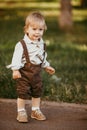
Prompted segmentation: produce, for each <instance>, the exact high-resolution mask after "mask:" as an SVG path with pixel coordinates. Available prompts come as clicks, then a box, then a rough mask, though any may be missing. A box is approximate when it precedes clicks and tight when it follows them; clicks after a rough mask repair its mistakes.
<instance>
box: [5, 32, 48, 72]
mask: <svg viewBox="0 0 87 130" xmlns="http://www.w3.org/2000/svg"><path fill="white" fill-rule="evenodd" d="M23 40H24V41H25V43H26V46H27V50H28V55H29V59H30V62H31V63H33V64H35V65H39V64H41V63H42V65H41V66H42V68H45V67H47V66H49V65H50V64H49V62H48V61H47V60H46V58H47V53H46V52H45V55H44V41H43V39H40V41H38V42H33V41H31V40H30V39H29V37H28V36H27V35H26V34H25V36H24V38H23ZM43 59H44V60H43ZM25 63H26V59H25V58H23V47H22V44H21V43H20V41H19V42H18V43H17V44H16V46H15V50H14V53H13V57H12V63H11V64H10V65H8V66H7V68H11V69H12V70H18V69H20V68H22V67H24V64H25Z"/></svg>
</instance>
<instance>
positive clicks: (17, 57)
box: [11, 42, 23, 70]
mask: <svg viewBox="0 0 87 130" xmlns="http://www.w3.org/2000/svg"><path fill="white" fill-rule="evenodd" d="M22 55H23V48H22V45H21V43H20V42H18V43H17V44H16V46H15V50H14V53H13V58H12V63H11V69H12V70H16V69H17V70H18V69H20V68H21V67H23V64H22V62H21V61H22Z"/></svg>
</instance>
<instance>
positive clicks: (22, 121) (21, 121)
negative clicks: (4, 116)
mask: <svg viewBox="0 0 87 130" xmlns="http://www.w3.org/2000/svg"><path fill="white" fill-rule="evenodd" d="M17 121H18V122H20V123H27V122H28V120H26V121H24V120H19V119H17Z"/></svg>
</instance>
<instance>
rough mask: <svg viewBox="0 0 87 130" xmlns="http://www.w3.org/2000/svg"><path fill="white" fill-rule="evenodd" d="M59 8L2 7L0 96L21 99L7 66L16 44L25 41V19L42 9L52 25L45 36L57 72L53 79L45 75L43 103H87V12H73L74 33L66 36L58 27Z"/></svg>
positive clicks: (80, 10) (51, 6) (51, 5)
mask: <svg viewBox="0 0 87 130" xmlns="http://www.w3.org/2000/svg"><path fill="white" fill-rule="evenodd" d="M74 5H75V3H74ZM1 6H2V5H0V7H1ZM76 6H77V5H76ZM59 8H60V5H59V4H58V5H57V4H56V3H51V2H50V3H49V5H48V4H47V3H46V2H45V3H44V4H41V6H39V7H38V4H37V3H36V4H33V5H32V3H31V4H30V3H29V5H27V4H25V6H23V5H20V4H18V6H17V5H16V6H6V5H4V6H2V7H1V9H0V30H1V34H0V97H4V98H16V97H17V95H16V88H15V86H16V84H15V81H14V80H12V72H11V70H8V69H6V65H8V64H10V63H11V58H12V54H13V50H14V47H15V44H16V43H17V42H18V41H19V40H20V39H21V38H23V35H24V33H23V26H24V19H25V17H26V16H27V14H28V13H29V12H30V11H33V10H40V11H41V12H42V13H43V14H44V15H45V18H46V23H47V26H48V30H47V32H45V34H44V40H45V41H46V44H47V52H48V60H49V62H50V63H51V65H52V66H53V67H55V69H56V73H55V75H53V76H50V75H48V74H47V73H46V72H44V71H43V73H42V75H43V83H44V93H43V100H51V101H58V102H60V101H63V102H76V103H87V35H86V34H87V10H86V9H84V10H82V9H78V8H74V9H73V21H74V27H73V31H72V33H71V34H69V33H67V34H66V33H65V32H62V31H61V30H60V28H59V25H58V16H59V14H60V10H59Z"/></svg>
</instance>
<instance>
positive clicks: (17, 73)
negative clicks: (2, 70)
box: [12, 70, 21, 79]
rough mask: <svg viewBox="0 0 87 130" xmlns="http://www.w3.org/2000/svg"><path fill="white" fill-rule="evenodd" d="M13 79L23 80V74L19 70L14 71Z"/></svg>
mask: <svg viewBox="0 0 87 130" xmlns="http://www.w3.org/2000/svg"><path fill="white" fill-rule="evenodd" d="M12 77H13V79H18V78H21V73H20V71H19V70H13V74H12Z"/></svg>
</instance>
